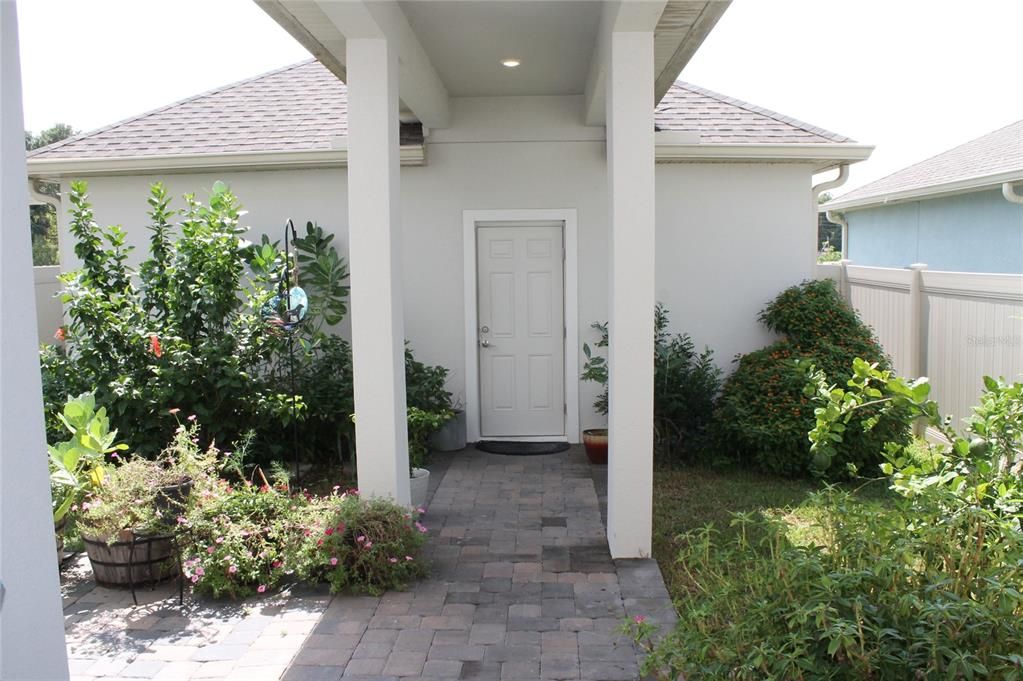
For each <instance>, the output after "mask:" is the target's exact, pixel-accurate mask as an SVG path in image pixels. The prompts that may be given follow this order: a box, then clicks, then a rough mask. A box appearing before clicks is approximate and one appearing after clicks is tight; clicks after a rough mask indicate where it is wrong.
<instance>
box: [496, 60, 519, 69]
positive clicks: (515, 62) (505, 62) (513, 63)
mask: <svg viewBox="0 0 1023 681" xmlns="http://www.w3.org/2000/svg"><path fill="white" fill-rule="evenodd" d="M521 63H522V62H521V61H519V60H518V59H502V60H501V64H503V65H504V66H507V67H508V68H510V69H513V68H515V67H516V66H518V65H519V64H521Z"/></svg>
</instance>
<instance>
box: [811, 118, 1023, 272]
mask: <svg viewBox="0 0 1023 681" xmlns="http://www.w3.org/2000/svg"><path fill="white" fill-rule="evenodd" d="M1014 183H1023V120H1021V121H1017V122H1015V123H1012V124H1010V125H1007V126H1005V127H1004V128H1001V129H999V130H995V131H994V132H991V133H988V134H987V135H984V136H983V137H979V138H977V139H975V140H973V141H971V142H967V143H966V144H963V145H960V146H958V147H956V148H954V149H950V150H949V151H946V152H944V153H942V154H938V155H937V156H935V157H933V158H929V159H927V160H926V161H921V162H920V163H917V164H916V165H912V166H910V167H908V168H905V169H903V170H900V171H898V172H896V173H892V174H891V175H889V176H887V177H884V178H882V179H880V180H876V181H875V182H871V183H870V184H866V185H864V186H862V187H860V188H859V189H855V190H853V191H851V192H849V193H847V194H845V195H843V196H840V197H838V198H837V199H835V200H833V201H830V202H828V203H826V204H824V205H822V206H821V207H820V210H821V212H822V213H823V212H826V213H827V215H828V217H829V218H831V219H832V220H837V221H838V222H845V223H847V224H848V227H847V232H848V243H847V245H846V249H845V257H846V258H848V259H849V260H850V261H852V262H853V263H855V264H857V265H873V266H878V267H905V266H907V265H910V264H912V263H925V264H926V265H927V266H928V268H930V269H933V270H947V271H954V272H986V273H1007V274H1020V273H1023V195H1021V194H1020V193H1019V192H1020V190H1021V186H1023V185H1021V186H1016V187H1014Z"/></svg>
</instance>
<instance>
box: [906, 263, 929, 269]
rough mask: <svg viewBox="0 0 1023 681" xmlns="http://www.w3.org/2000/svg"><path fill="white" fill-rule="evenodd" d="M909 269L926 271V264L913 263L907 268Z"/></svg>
mask: <svg viewBox="0 0 1023 681" xmlns="http://www.w3.org/2000/svg"><path fill="white" fill-rule="evenodd" d="M909 269H911V270H925V269H927V263H925V262H915V263H913V264H912V265H910V266H909Z"/></svg>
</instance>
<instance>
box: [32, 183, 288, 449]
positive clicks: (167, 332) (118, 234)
mask: <svg viewBox="0 0 1023 681" xmlns="http://www.w3.org/2000/svg"><path fill="white" fill-rule="evenodd" d="M86 192H87V186H86V184H85V183H84V182H75V183H72V187H71V193H70V202H71V206H72V211H71V223H70V229H71V235H72V236H73V237H74V239H75V242H76V244H75V254H76V255H77V256H78V258H79V259H80V260H81V262H82V268H81V269H79V270H77V271H74V272H69V273H67V274H65V275H63V277H62V281H63V283H64V290H63V293H62V300H63V302H64V304H65V305H66V306H67V313H68V320H69V322H68V325H67V327H66V329H64V330H63V331H62V333H63V335H64V337H65V339H66V341H67V350H66V351H64V350H54V349H51V350H47V351H44V353H43V355H42V361H43V371H44V381H43V385H44V387H45V388H46V405H47V409H48V410H49V411H50V412H54V411H55V410H58V409H59V408H60V406H61V405H62V404H63V403H64V401H65V400H66V399H67V395H68V394H77V393H78V392H84V391H86V390H95V394H96V400H97V403H99V404H101V405H103V406H105V407H106V408H107V411H108V414H109V416H110V419H111V422H112V424H113V425H114V426H116V428H117V429H118V430H119V431H120V432H121V433H122V436H123V437H125V438H126V439H127V440H128V441H129V442H131V444H132V445H133V447H134V448H135V449H137V450H138V451H139V452H141V453H144V454H147V455H155V454H156V453H157V452H159V451H160V450H161V448H162V446H163V443H165V442H166V440H167V438H168V436H169V434H170V432H171V431H173V429H174V428H175V427H176V425H177V424H176V421H175V420H174V418H173V416H172V415H171V414H170V409H172V408H176V409H180V410H181V411H183V412H184V413H186V414H195V415H197V416H198V417H199V418H200V421H201V422H202V423H203V424H205V425H204V428H205V430H204V433H203V435H204V436H205V437H206V438H207V439H209V440H216V441H217V442H231V441H232V440H233V439H234V438H236V437H237V436H238V434H239V433H242V432H245V431H247V430H249V429H253V428H256V429H259V428H264V429H265V428H266V427H267V425H268V424H277V425H278V427H279V426H280V424H283V423H284V422H285V421H286V420H287V418H288V417H289V414H290V398H289V396H288V395H286V394H285V393H284V391H283V390H282V386H279V385H275V384H274V383H273V382H272V381H268V380H265V379H266V377H265V376H262V375H260V374H259V373H258V372H257V371H256V369H258V367H260V366H262V365H265V364H266V363H267V362H268V361H270V360H271V358H272V355H273V353H274V351H275V349H279V347H280V344H279V340H278V339H277V337H276V336H275V334H274V332H273V330H272V329H271V328H270V327H269V325H267V324H266V323H265V322H264V320H263V319H262V318H261V317H260V314H259V310H260V309H261V307H262V305H263V304H264V303H265V301H266V299H267V298H268V296H269V295H270V294H271V291H269V290H267V289H266V287H265V286H264V285H263V284H264V282H263V281H262V280H261V279H260V276H261V275H260V273H259V272H257V271H255V270H253V269H251V268H249V267H248V265H247V264H246V260H247V257H248V251H249V246H248V244H247V243H246V242H245V241H243V240H242V238H241V236H242V234H243V232H244V231H245V230H244V228H242V227H241V226H240V224H239V220H240V217H241V215H242V211H241V209H240V206H239V204H238V201H237V199H236V198H235V196H234V195H233V194H232V193H231V192H230V190H229V189H228V188H227V186H226V185H224V184H222V183H219V182H218V183H217V184H216V185H214V187H213V189H212V192H211V194H210V199H209V204H208V205H204V204H202V203H201V202H199V201H198V200H197V199H196V198H195V197H194V196H193V195H187V196H186V197H185V200H186V207H185V209H184V210H182V211H177V210H173V209H171V208H170V199H169V198H168V195H167V192H166V190H165V189H164V187H163V186H162V185H161V184H155V185H153V187H152V190H151V193H150V197H149V205H150V211H149V216H150V225H149V231H150V245H149V258H148V259H146V260H145V261H144V262H143V263H142V264H141V266H140V267H139V268H138V269H137V270H136V269H134V268H132V267H130V266H129V265H128V257H129V254H130V251H131V248H130V247H128V246H127V245H126V243H125V232H124V230H123V229H121V228H120V227H108V228H101V227H100V226H99V225H98V224H97V223H96V221H95V218H94V214H93V211H92V207H91V205H90V203H89V198H88V195H87V193H86ZM176 219H177V220H178V222H177V223H176V224H173V225H172V221H173V220H176ZM56 422H57V419H56V418H55V416H53V415H51V416H50V417H49V418H48V423H50V424H51V425H55V424H56Z"/></svg>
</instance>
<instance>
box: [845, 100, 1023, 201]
mask: <svg viewBox="0 0 1023 681" xmlns="http://www.w3.org/2000/svg"><path fill="white" fill-rule="evenodd" d="M1020 123H1023V118H1021V119H1019V120H1018V121H1013V122H1011V123H1007V124H1006V125H1003V126H1002V127H1000V128H995V129H994V130H991V131H990V132H986V133H984V134H983V135H979V136H977V137H973V138H971V139H968V140H966V141H965V142H961V143H959V144H957V145H955V146H954V147H949V148H948V149H945V150H944V151H939V152H938V153H936V154H933V155H931V156H928V157H927V158H922V159H920V160H919V161H917V162H916V163H910V164H909V165H908V166H903V167H902V168H899V169H897V170H893V171H892V172H890V173H888V174H887V175H884V176H883V177H879V178H877V179H876V180H873V181H871V182H868V183H867V184H865V185H861V186H859V187H856V188H855V189H850V190H849V191H847V192H846V193H845V194H842V195H841V196H836V197H835V198H834V199H832V201H841V200H842V199H844V198H846V197H848V196H851V195H853V194H861V193H862V195H861V196H858V197H857V198H862V199H865V198H870V197H871V196H873V194H871V193H870V191H871V188H872V187H874V186H875V185H881V184H882V183H883V182H884V181H885V180H887V179H889V178H892V177H895V176H896V175H901V174H903V173H905V172H907V171H909V170H912V169H913V168H916V167H918V166H922V165H924V164H925V163H930V162H931V161H933V160H934V159H936V158H939V157H941V156H945V155H947V154H951V153H952V152H954V151H956V150H957V149H962V148H963V147H965V146H968V145H970V144H973V143H975V142H979V141H980V140H982V139H984V138H985V137H991V136H992V135H995V134H997V133H1000V132H1002V131H1003V130H1005V129H1007V128H1011V127H1013V126H1014V125H1019V124H1020ZM883 193H884V192H881V193H880V194H878V196H880V195H881V194H883ZM825 205H826V204H825Z"/></svg>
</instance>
